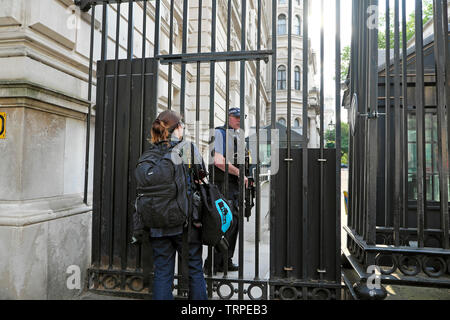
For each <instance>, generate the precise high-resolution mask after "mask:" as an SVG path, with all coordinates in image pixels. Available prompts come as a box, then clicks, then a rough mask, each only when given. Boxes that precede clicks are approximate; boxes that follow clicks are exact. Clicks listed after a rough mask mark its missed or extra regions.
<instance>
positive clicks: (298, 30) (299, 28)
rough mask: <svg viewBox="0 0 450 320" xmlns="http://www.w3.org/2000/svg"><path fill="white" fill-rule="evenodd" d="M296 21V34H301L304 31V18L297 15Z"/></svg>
mask: <svg viewBox="0 0 450 320" xmlns="http://www.w3.org/2000/svg"><path fill="white" fill-rule="evenodd" d="M294 23H295V25H294V32H295V34H296V35H298V36H300V35H301V32H302V19H301V18H300V17H299V16H295V21H294Z"/></svg>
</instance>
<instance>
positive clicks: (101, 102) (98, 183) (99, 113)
mask: <svg viewBox="0 0 450 320" xmlns="http://www.w3.org/2000/svg"><path fill="white" fill-rule="evenodd" d="M102 13H103V14H102V40H101V56H100V63H103V62H104V61H105V60H106V57H107V50H108V49H107V39H108V38H107V29H108V16H107V7H106V4H103V8H102ZM97 69H99V64H98V65H97ZM97 79H98V81H97V85H98V86H99V88H98V90H99V93H101V96H100V94H98V95H97V96H98V97H99V96H100V99H97V100H98V101H97V109H96V114H95V132H97V134H96V135H95V149H94V179H93V180H94V181H93V184H94V190H93V194H92V196H93V199H92V203H93V216H92V236H93V241H92V262H93V264H94V266H96V267H97V268H98V267H100V263H101V239H102V236H101V216H102V207H103V206H102V190H103V188H102V182H103V181H102V177H103V172H102V169H103V139H104V132H103V131H104V114H105V113H104V109H105V89H106V65H105V64H103V68H102V70H101V74H100V75H99V76H97Z"/></svg>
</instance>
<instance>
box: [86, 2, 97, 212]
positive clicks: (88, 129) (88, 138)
mask: <svg viewBox="0 0 450 320" xmlns="http://www.w3.org/2000/svg"><path fill="white" fill-rule="evenodd" d="M94 33H95V6H92V11H91V38H90V48H89V80H88V101H89V107H88V114H87V117H86V156H85V161H84V196H83V202H84V204H86V205H87V204H88V199H87V198H88V188H89V154H90V146H91V117H92V65H93V60H94Z"/></svg>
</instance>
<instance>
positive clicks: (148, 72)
mask: <svg viewBox="0 0 450 320" xmlns="http://www.w3.org/2000/svg"><path fill="white" fill-rule="evenodd" d="M192 2H193V1H188V0H183V1H174V0H170V1H169V0H167V1H147V0H135V1H131V0H130V1H127V0H122V1H120V0H109V1H107V0H80V1H78V5H80V7H81V9H82V10H84V11H85V12H90V13H91V19H92V20H91V64H90V66H91V67H90V83H89V98H91V92H92V74H93V69H94V68H93V65H94V64H93V48H94V46H95V45H96V44H95V43H94V36H93V35H94V32H95V23H96V20H95V19H96V14H95V10H96V8H97V9H98V8H100V9H101V10H102V15H101V16H102V18H101V30H102V32H101V38H102V40H101V57H100V60H99V61H98V62H97V64H96V72H97V86H96V88H97V100H96V121H95V126H96V137H95V164H94V194H93V243H92V267H91V268H90V269H89V279H88V280H89V281H88V286H89V289H90V290H94V291H98V292H103V293H105V292H106V293H111V294H125V295H133V296H142V297H150V296H151V281H152V261H151V254H150V250H151V248H150V244H149V243H148V242H146V243H144V244H143V245H141V246H134V245H130V240H131V239H130V237H131V223H130V222H131V213H132V211H133V204H134V199H135V182H134V180H133V171H134V168H135V164H136V161H137V159H138V157H139V155H140V153H141V152H142V151H143V150H145V148H146V139H147V138H148V134H149V131H150V130H149V128H150V124H151V123H152V121H153V120H154V119H155V117H156V114H157V112H158V110H159V109H161V108H162V109H164V108H169V109H170V108H173V107H174V96H173V83H174V72H173V71H174V69H175V68H176V69H177V70H179V72H180V75H181V77H180V82H179V83H180V84H179V86H180V92H179V99H180V100H179V101H180V103H179V106H178V107H179V111H180V113H181V115H182V116H183V117H185V118H186V116H187V114H186V110H187V107H186V104H187V102H186V81H187V80H186V79H187V65H188V64H193V65H194V67H195V66H196V68H194V69H195V70H196V71H197V74H196V78H195V79H196V99H195V119H196V120H197V121H198V120H199V119H200V112H201V105H200V100H201V99H200V90H201V86H200V78H201V68H200V67H201V66H204V65H206V66H208V65H209V84H210V90H209V106H208V109H209V111H208V112H209V124H208V127H209V128H210V129H214V128H215V127H216V126H218V125H220V124H219V123H216V122H215V118H216V112H217V108H216V97H215V93H216V66H217V65H218V64H219V63H225V70H226V72H225V88H224V91H225V96H226V99H225V106H224V107H223V111H225V114H228V111H229V109H230V73H231V64H232V63H238V64H239V67H240V70H239V106H240V108H241V114H248V113H249V110H246V82H247V81H249V80H254V82H255V83H256V101H255V103H256V114H255V115H254V116H255V118H256V121H255V122H256V128H255V132H256V157H254V158H255V159H254V160H255V171H254V179H255V185H256V195H257V196H256V199H255V202H256V206H255V209H254V224H255V241H254V251H253V252H254V260H253V261H252V264H248V263H246V260H245V257H244V254H245V252H244V249H245V248H244V246H245V244H244V237H245V228H244V211H245V205H246V204H245V201H244V198H245V192H246V191H245V187H244V184H243V183H242V184H241V186H240V199H239V200H240V212H239V228H240V229H239V240H238V241H239V245H238V246H239V252H238V263H239V272H238V274H237V276H235V275H234V274H231V273H229V274H225V275H224V276H223V277H218V276H214V275H213V274H212V273H211V271H209V274H208V275H207V276H206V279H207V285H208V293H209V297H210V298H216V297H219V298H221V299H232V298H236V297H237V298H238V299H245V298H250V299H269V298H270V299H340V298H341V289H342V284H341V270H340V214H341V212H340V207H341V197H340V193H341V192H340V182H341V179H340V166H341V156H340V155H341V145H340V141H341V139H340V136H341V127H340V123H341V122H340V89H341V87H340V77H341V75H340V73H341V70H340V68H341V66H340V59H341V56H340V0H336V1H335V4H336V124H337V127H336V142H337V143H336V144H337V145H336V149H332V150H326V149H325V146H324V139H323V138H321V139H320V140H321V142H320V148H319V149H309V148H308V129H307V128H308V127H309V122H308V101H309V91H310V84H309V83H308V81H309V79H310V78H309V75H308V70H309V61H308V59H309V56H310V54H309V53H310V51H309V50H310V42H309V37H308V25H309V23H308V14H305V15H304V16H303V17H302V18H303V23H302V25H299V27H301V29H302V30H303V31H302V35H301V36H302V39H303V40H302V44H303V48H302V52H301V54H302V56H303V68H302V69H303V80H302V83H303V86H302V89H301V90H302V92H303V97H302V98H303V106H302V113H303V128H304V130H303V136H302V144H301V149H299V150H297V149H294V146H293V144H292V134H293V131H292V97H291V89H292V88H293V86H292V70H293V64H292V59H293V55H298V54H299V53H300V52H294V50H293V48H292V38H293V21H294V19H293V18H294V14H293V11H294V9H293V6H294V5H297V6H299V7H300V5H301V8H302V10H303V12H305V13H308V12H309V11H310V7H309V5H310V3H309V1H306V0H304V1H302V3H301V4H300V2H298V1H292V0H289V1H288V2H287V12H286V13H287V15H286V14H284V16H285V18H286V16H287V19H288V21H289V22H290V23H288V27H287V30H286V34H285V35H283V36H286V37H287V39H288V41H287V43H288V44H287V52H288V57H287V65H288V66H287V81H286V82H287V85H286V87H287V112H288V120H287V131H286V136H287V144H286V145H287V147H286V148H283V149H280V150H279V152H278V153H277V152H276V151H278V150H277V148H276V147H275V148H272V150H271V151H272V156H271V158H272V161H276V162H278V163H279V170H278V172H272V173H269V175H272V179H271V180H272V181H271V187H270V197H269V198H270V200H269V201H270V212H269V214H270V233H271V236H270V273H269V274H268V276H265V275H264V276H261V275H260V264H261V253H260V236H261V234H260V232H261V219H262V218H263V217H262V214H261V207H262V203H261V201H262V199H261V182H262V181H261V177H262V176H267V172H266V171H264V168H263V166H262V160H261V157H260V146H261V145H262V144H263V141H262V140H261V127H260V125H261V100H260V99H261V90H263V89H267V87H270V89H268V90H267V92H270V100H271V102H272V103H271V113H270V120H271V122H270V126H271V129H272V130H275V131H276V122H277V103H276V101H277V50H276V48H277V32H278V19H279V15H278V14H277V8H278V1H277V0H272V1H264V0H255V1H246V0H241V1H232V0H228V1H225V0H224V1H215V0H210V1H206V0H203V1H202V0H198V1H195V4H196V5H197V6H196V8H197V9H196V10H198V11H197V12H196V15H194V16H195V17H196V19H194V20H196V22H195V24H196V25H197V28H198V29H197V30H199V32H198V39H197V50H196V52H192V50H191V52H188V33H189V31H188V30H189V26H188V23H189V19H191V20H192V16H191V15H189V8H190V4H191V3H192ZM112 5H114V8H115V9H114V11H115V16H116V19H115V29H116V30H115V37H114V34H112V35H111V34H108V24H109V23H111V21H110V20H111V19H109V17H108V12H110V11H111V6H112ZM250 5H252V6H253V9H254V10H255V11H256V30H254V31H256V34H257V35H258V36H257V40H256V45H255V46H256V48H255V49H256V50H250V49H249V48H248V41H247V24H248V17H247V12H248V10H247V9H248V7H247V6H250ZM125 6H126V10H124V11H126V13H127V16H128V18H127V19H126V20H127V27H128V29H127V37H128V38H127V39H128V41H127V45H126V46H125V45H121V40H120V39H121V37H120V35H121V25H122V23H121V22H123V21H122V20H123V19H122V14H121V10H123V7H125ZM162 6H164V8H165V12H168V14H167V16H168V17H166V18H165V20H166V24H167V25H168V41H169V42H168V48H167V46H166V48H165V49H164V50H165V52H166V53H167V54H161V50H160V42H161V38H160V35H161V30H162V28H163V23H162V22H161V7H162ZM219 7H220V8H221V9H220V10H222V11H223V12H221V13H222V14H223V13H225V16H226V27H224V30H225V36H224V35H223V34H220V35H219V34H218V33H217V30H218V26H217V24H218V8H219ZM323 7H324V1H323V0H322V8H323ZM225 8H226V9H225ZM268 8H270V15H268V16H271V23H268V25H271V28H272V30H271V34H272V36H271V49H268V48H265V49H264V50H263V49H262V39H261V34H262V32H261V31H262V21H263V18H262V14H263V10H267V9H268ZM205 9H206V10H207V12H208V13H209V14H210V19H207V20H205V19H203V18H202V15H203V12H204V10H205ZM225 10H226V11H225ZM138 11H139V12H140V15H142V16H140V17H139V19H138V18H137V12H138ZM236 12H237V13H238V14H237V17H239V18H240V19H238V20H239V22H236V21H235V20H233V17H234V16H233V15H234V14H236ZM177 15H178V16H179V17H181V32H180V33H177V31H176V30H177V28H179V27H178V24H177V23H176V21H178V23H179V20H177V19H175V17H176V16H177ZM124 19H125V17H124ZM150 19H152V20H151V23H153V27H154V33H153V39H150V37H149V36H147V34H148V33H149V30H150V29H149V27H148V26H149V25H150V22H149V21H150ZM322 19H323V15H322ZM135 21H139V25H140V26H141V27H142V28H141V29H140V37H141V38H142V44H141V49H142V53H141V56H140V57H137V55H138V53H137V52H135V51H134V49H133V48H134V47H135V43H134V40H135V38H134V37H135V34H136V30H135V26H136V24H135ZM205 21H207V22H208V24H209V23H210V26H208V27H210V28H208V30H209V31H210V32H209V34H210V37H206V38H207V41H208V42H209V44H210V51H208V52H202V41H205V35H204V34H203V33H202V31H203V29H202V28H205V25H204V24H205ZM202 23H203V25H202ZM322 25H323V24H322ZM164 28H167V27H166V25H164ZM233 30H234V32H235V34H234V35H235V36H238V37H240V48H239V49H238V50H236V49H234V50H232V38H233ZM205 34H208V33H205ZM176 35H177V36H176ZM219 37H222V38H220V39H223V38H226V50H225V51H222V52H219V51H217V39H219ZM114 38H115V43H114V42H113V43H114V46H115V52H114V54H113V55H111V54H108V41H112V40H113V39H114ZM175 38H176V39H175ZM176 41H181V53H175V49H174V46H173V43H174V42H176ZM149 43H153V55H151V54H150V55H149V54H148V51H149V50H148V48H149V46H150V44H149ZM321 44H322V45H321V52H320V62H321V66H323V62H324V50H325V49H324V30H323V27H322V32H321ZM97 45H98V44H97ZM233 45H234V46H236V44H235V43H233ZM268 45H270V44H268ZM124 47H125V48H126V56H127V57H126V59H119V57H120V51H121V50H123V48H124ZM108 56H109V57H111V56H113V57H114V58H113V59H108ZM269 62H270V67H271V69H270V72H267V74H270V75H271V82H267V83H266V84H265V85H264V84H263V83H262V82H261V63H266V64H267V63H269ZM247 64H251V66H252V67H254V68H255V70H256V71H255V74H256V75H257V76H256V77H255V79H247V78H246V65H247ZM162 67H167V68H168V69H167V70H168V71H167V79H166V80H164V81H167V89H168V94H167V101H166V102H165V103H166V104H165V105H161V101H158V90H161V88H162V87H161V86H160V84H161V81H162V80H161V79H160V74H159V70H160V68H162ZM320 78H321V95H320V136H321V137H324V128H325V127H324V89H323V88H324V74H323V72H321V75H320ZM158 84H159V85H158ZM89 119H90V117H88V126H89V125H90V123H89V121H90V120H89ZM195 129H196V130H195V132H196V134H195V136H194V138H193V139H195V140H194V141H196V142H197V143H198V142H199V141H200V137H199V131H200V126H199V125H198V122H197V124H196V125H195ZM246 129H247V132H248V128H245V117H241V130H243V131H244V132H245V131H246ZM88 132H89V130H88ZM272 132H274V131H272ZM275 136H277V134H275V133H274V134H273V135H272V139H274V137H275ZM88 141H89V139H88ZM270 143H271V144H272V146H274V145H275V144H274V141H273V140H272V141H270ZM270 143H269V144H270ZM88 150H89V146H88ZM88 150H87V151H88ZM210 157H213V155H210ZM211 162H212V161H210V163H211ZM88 165H89V163H88V162H87V169H88ZM239 169H240V174H241V177H240V178H241V179H240V180H241V181H243V180H244V179H243V178H244V176H243V175H244V165H240V167H239ZM227 171H228V170H227ZM211 172H212V171H211ZM226 174H228V172H226ZM212 179H214V177H212ZM85 198H86V199H87V197H85ZM208 252H209V254H212V248H208ZM251 268H254V273H253V274H251V275H250V274H249V273H248V272H247V273H245V272H244V270H247V269H251ZM175 288H177V286H175Z"/></svg>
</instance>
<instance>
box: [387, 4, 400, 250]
mask: <svg viewBox="0 0 450 320" xmlns="http://www.w3.org/2000/svg"><path fill="white" fill-rule="evenodd" d="M399 11H400V6H399V0H395V4H394V95H395V98H394V108H395V111H394V112H395V115H394V124H395V125H394V130H395V142H394V143H395V151H394V157H395V160H394V163H395V165H394V201H393V213H394V245H395V246H400V215H401V211H402V208H401V206H402V198H401V197H402V193H401V187H402V185H401V184H402V180H403V179H402V168H401V166H402V158H401V153H402V141H401V125H402V122H401V110H400V95H401V91H400V25H399V23H400V21H399V20H400V12H399ZM389 64H390V63H389ZM386 69H387V68H386Z"/></svg>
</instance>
